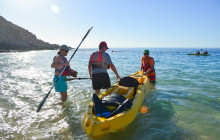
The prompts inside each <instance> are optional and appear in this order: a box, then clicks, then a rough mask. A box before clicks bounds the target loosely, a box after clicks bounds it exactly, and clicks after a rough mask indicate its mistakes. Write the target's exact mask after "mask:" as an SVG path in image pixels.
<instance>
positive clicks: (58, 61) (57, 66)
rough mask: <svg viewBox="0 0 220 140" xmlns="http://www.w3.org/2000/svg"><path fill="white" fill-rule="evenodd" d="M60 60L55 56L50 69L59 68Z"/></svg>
mask: <svg viewBox="0 0 220 140" xmlns="http://www.w3.org/2000/svg"><path fill="white" fill-rule="evenodd" d="M60 60H61V58H60V57H59V56H56V57H55V58H54V60H53V63H52V64H51V68H59V67H62V66H61V61H60Z"/></svg>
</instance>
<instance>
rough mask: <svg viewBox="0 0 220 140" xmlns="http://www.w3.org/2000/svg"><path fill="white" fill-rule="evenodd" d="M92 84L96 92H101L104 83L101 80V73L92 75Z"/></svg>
mask: <svg viewBox="0 0 220 140" xmlns="http://www.w3.org/2000/svg"><path fill="white" fill-rule="evenodd" d="M92 86H93V90H95V93H96V94H99V93H100V89H101V88H102V84H101V82H100V74H93V75H92Z"/></svg>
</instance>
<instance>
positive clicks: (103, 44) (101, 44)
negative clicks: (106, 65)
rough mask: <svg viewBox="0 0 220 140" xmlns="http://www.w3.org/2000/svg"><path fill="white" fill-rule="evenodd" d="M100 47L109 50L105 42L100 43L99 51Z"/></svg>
mask: <svg viewBox="0 0 220 140" xmlns="http://www.w3.org/2000/svg"><path fill="white" fill-rule="evenodd" d="M102 47H106V48H107V49H109V48H108V45H107V43H106V42H105V41H102V42H100V44H99V49H101V48H102Z"/></svg>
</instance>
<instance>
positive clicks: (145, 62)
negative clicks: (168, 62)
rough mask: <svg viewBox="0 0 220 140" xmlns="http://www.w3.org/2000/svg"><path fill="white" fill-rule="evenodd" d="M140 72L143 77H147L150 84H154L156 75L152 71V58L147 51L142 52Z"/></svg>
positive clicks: (153, 70)
mask: <svg viewBox="0 0 220 140" xmlns="http://www.w3.org/2000/svg"><path fill="white" fill-rule="evenodd" d="M140 70H141V71H143V75H147V77H148V79H149V82H150V83H155V81H156V73H155V69H154V58H153V57H150V56H149V50H144V56H143V57H142V59H141V68H140Z"/></svg>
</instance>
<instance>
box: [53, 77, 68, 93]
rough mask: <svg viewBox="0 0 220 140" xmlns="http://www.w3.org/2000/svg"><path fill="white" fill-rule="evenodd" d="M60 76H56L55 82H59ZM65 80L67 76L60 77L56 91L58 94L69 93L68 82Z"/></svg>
mask: <svg viewBox="0 0 220 140" xmlns="http://www.w3.org/2000/svg"><path fill="white" fill-rule="evenodd" d="M57 78H58V76H54V78H53V82H55V81H56V80H57ZM64 79H67V77H65V76H60V78H59V80H58V81H57V83H56V84H55V91H56V92H67V82H66V81H64Z"/></svg>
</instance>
